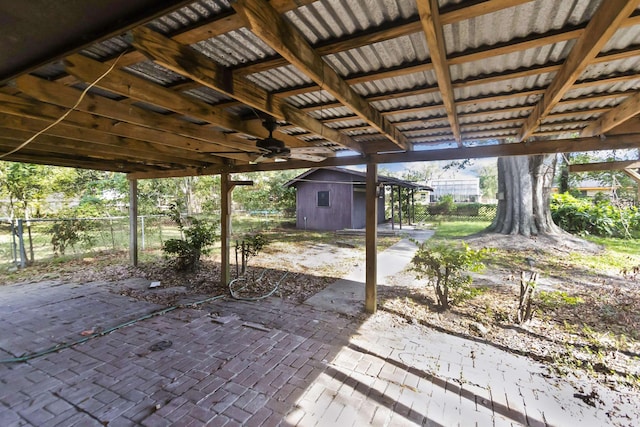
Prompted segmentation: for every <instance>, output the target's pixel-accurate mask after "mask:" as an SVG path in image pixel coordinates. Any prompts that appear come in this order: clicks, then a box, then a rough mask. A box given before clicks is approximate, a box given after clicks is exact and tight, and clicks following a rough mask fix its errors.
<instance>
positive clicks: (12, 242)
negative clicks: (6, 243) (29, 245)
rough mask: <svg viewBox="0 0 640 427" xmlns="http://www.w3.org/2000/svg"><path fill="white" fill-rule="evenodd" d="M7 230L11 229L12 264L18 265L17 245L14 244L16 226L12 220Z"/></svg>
mask: <svg viewBox="0 0 640 427" xmlns="http://www.w3.org/2000/svg"><path fill="white" fill-rule="evenodd" d="M9 228H10V229H11V254H12V255H13V264H14V265H18V245H17V243H16V226H15V224H14V220H13V218H12V219H11V221H10V225H9Z"/></svg>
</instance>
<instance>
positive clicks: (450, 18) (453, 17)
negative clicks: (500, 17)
mask: <svg viewBox="0 0 640 427" xmlns="http://www.w3.org/2000/svg"><path fill="white" fill-rule="evenodd" d="M531 1H532V0H480V1H471V2H466V3H470V4H466V3H458V4H455V5H453V6H451V7H448V8H445V9H443V10H441V11H440V17H441V21H442V23H443V24H453V23H454V22H458V21H463V20H466V19H471V18H475V17H477V16H480V15H485V14H487V13H493V12H497V11H499V10H502V9H506V8H509V7H514V6H518V5H521V4H524V3H529V2H531Z"/></svg>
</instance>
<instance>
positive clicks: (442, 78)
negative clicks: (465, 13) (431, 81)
mask: <svg viewBox="0 0 640 427" xmlns="http://www.w3.org/2000/svg"><path fill="white" fill-rule="evenodd" d="M416 4H417V6H418V12H419V13H420V22H421V23H422V29H423V31H424V35H425V38H426V39H427V46H428V47H429V54H430V55H431V63H432V64H433V67H434V71H435V73H436V79H437V81H438V87H439V88H440V95H441V96H442V102H443V104H444V108H445V110H446V112H447V117H448V118H449V125H450V126H451V132H453V137H454V138H455V140H456V142H457V143H458V145H459V146H462V140H461V137H460V123H459V122H458V114H457V112H456V104H455V99H454V96H453V87H452V85H451V73H450V72H449V65H448V64H447V51H446V48H445V46H444V34H443V32H442V24H441V22H440V15H439V11H438V1H437V0H426V1H425V0H417V1H416Z"/></svg>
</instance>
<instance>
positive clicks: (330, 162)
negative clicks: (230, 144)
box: [131, 133, 640, 179]
mask: <svg viewBox="0 0 640 427" xmlns="http://www.w3.org/2000/svg"><path fill="white" fill-rule="evenodd" d="M637 148H640V133H635V134H628V135H616V136H609V137H607V138H606V139H605V140H602V139H600V138H596V137H591V138H573V139H557V140H548V141H535V142H527V143H523V142H521V143H514V144H493V145H484V146H475V147H462V148H450V149H437V150H435V149H434V150H421V151H410V152H397V153H385V154H369V155H367V156H344V157H331V158H328V159H326V160H323V161H322V162H306V161H294V160H289V161H286V162H274V163H258V164H253V165H233V166H232V165H229V166H222V167H220V166H211V167H207V168H186V169H183V170H174V171H166V172H157V173H155V172H151V173H148V174H145V173H139V174H132V175H131V176H132V177H134V178H139V179H147V178H169V177H179V176H196V175H217V174H219V173H222V172H229V173H244V172H264V171H274V170H289V169H305V168H313V167H327V166H352V165H363V164H367V163H377V164H387V163H411V162H431V161H437V160H461V159H476V158H478V159H480V158H487V157H505V156H531V155H536V154H554V153H573V152H583V151H601V150H622V149H637Z"/></svg>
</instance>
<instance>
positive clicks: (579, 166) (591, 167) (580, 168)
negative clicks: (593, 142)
mask: <svg viewBox="0 0 640 427" xmlns="http://www.w3.org/2000/svg"><path fill="white" fill-rule="evenodd" d="M638 168H640V160H621V161H617V162H597V163H576V164H573V165H569V172H596V171H598V172H599V171H614V170H615V171H620V170H625V169H638Z"/></svg>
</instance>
